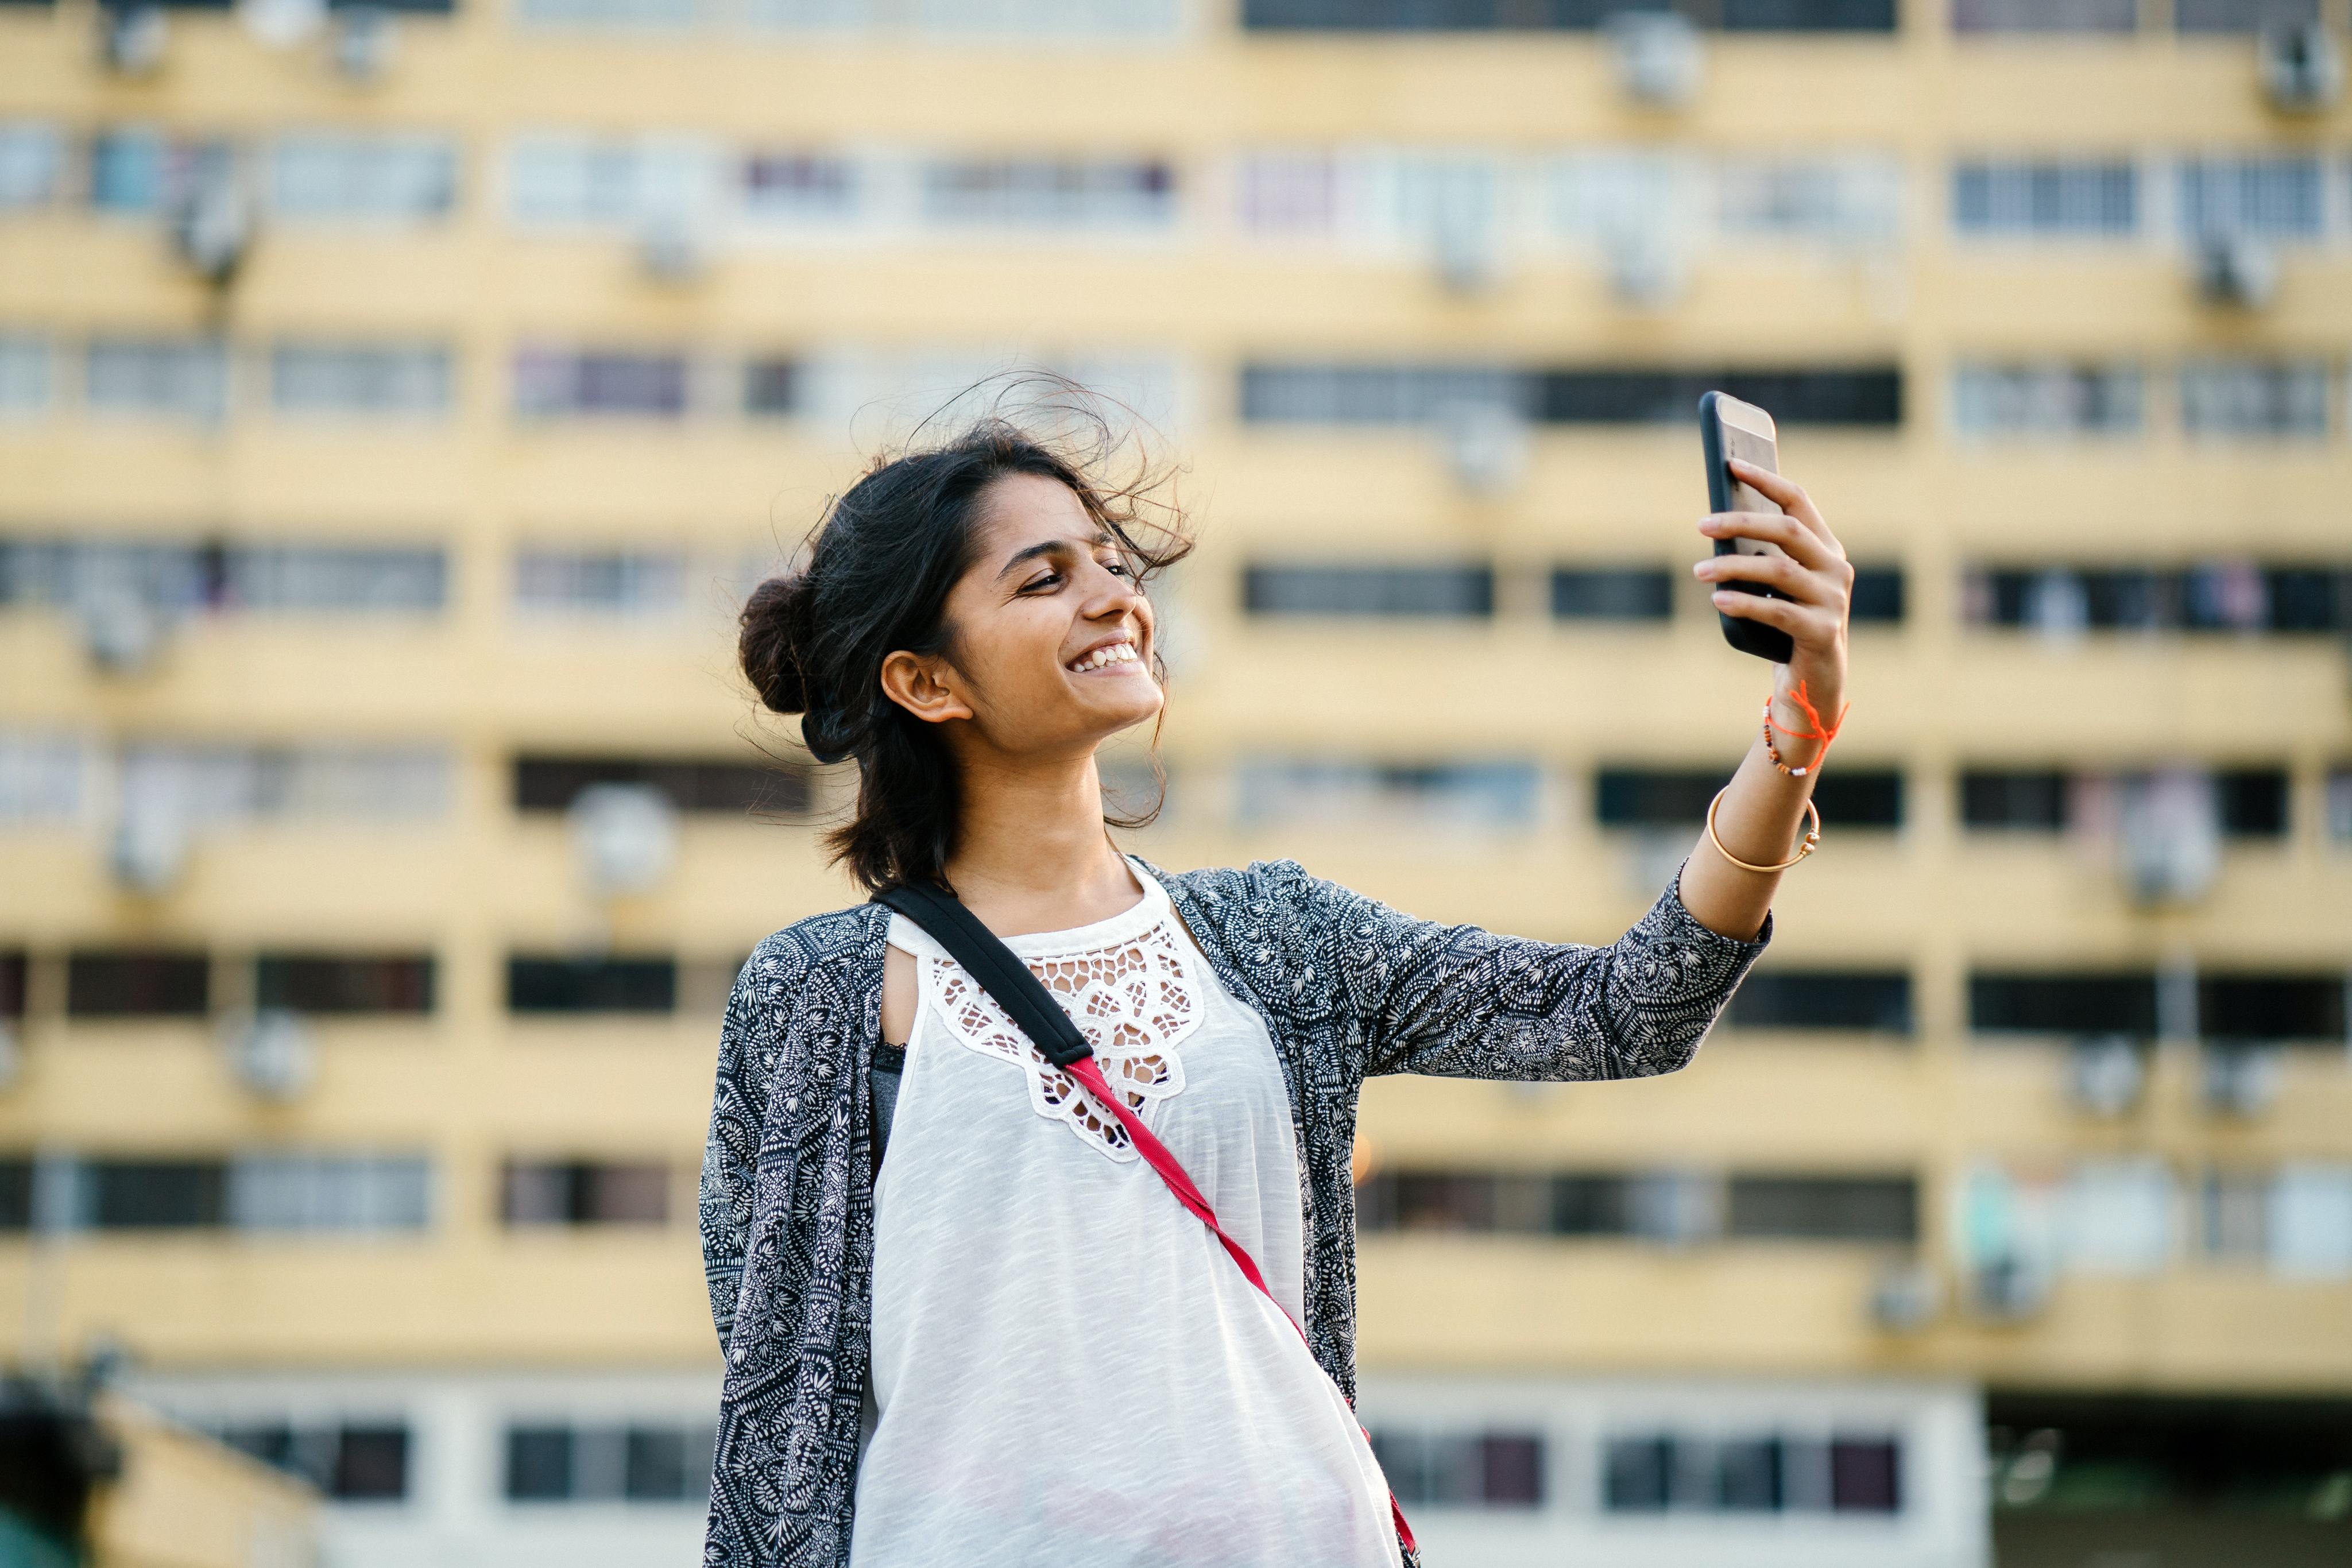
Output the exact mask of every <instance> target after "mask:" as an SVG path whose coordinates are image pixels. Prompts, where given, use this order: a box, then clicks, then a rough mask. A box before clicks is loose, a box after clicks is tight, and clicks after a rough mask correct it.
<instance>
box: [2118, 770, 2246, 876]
mask: <svg viewBox="0 0 2352 1568" xmlns="http://www.w3.org/2000/svg"><path fill="white" fill-rule="evenodd" d="M2119 793H2120V795H2121V800H2120V801H2119V802H2118V809H2117V812H2116V858H2117V862H2118V865H2117V870H2118V872H2119V873H2120V874H2121V876H2122V878H2123V883H2124V890H2125V892H2126V894H2127V895H2128V896H2129V897H2130V898H2131V900H2132V902H2133V903H2135V904H2139V905H2141V906H2142V907H2144V908H2148V907H2156V906H2158V905H2164V904H2187V903H2191V902H2193V901H2195V900H2197V899H2199V898H2201V897H2203V896H2204V894H2206V892H2207V891H2208V890H2209V889H2210V888H2211V886H2212V885H2213V878H2214V877H2215V875H2216V874H2218V873H2219V872H2220V870H2221V805H2220V802H2219V800H2218V799H2217V798H2216V794H2215V790H2214V786H2213V780H2212V779H2211V778H2210V776H2209V775H2207V774H2205V773H2202V772H2198V771H2192V770H2185V769H2170V770H2167V771H2165V772H2161V773H2156V774H2152V775H2149V776H2147V777H2146V778H2141V779H2126V780H2124V781H2123V785H2122V788H2121V790H2120V791H2119Z"/></svg>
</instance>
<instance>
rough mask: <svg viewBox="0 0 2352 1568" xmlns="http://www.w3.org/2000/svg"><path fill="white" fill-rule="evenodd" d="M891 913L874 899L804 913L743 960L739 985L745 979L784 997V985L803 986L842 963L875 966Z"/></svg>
mask: <svg viewBox="0 0 2352 1568" xmlns="http://www.w3.org/2000/svg"><path fill="white" fill-rule="evenodd" d="M889 919H890V912H889V911H888V910H887V909H886V908H884V907H883V906H882V905H880V904H850V905H848V906H847V907H845V908H842V909H828V910H824V911H823V912H821V913H819V914H815V915H803V916H802V917H801V918H800V919H798V920H795V921H793V923H792V924H791V925H787V926H784V927H783V928H782V929H781V930H778V931H772V932H770V933H769V934H768V935H767V936H763V937H761V939H760V944H759V946H755V947H753V948H752V949H751V956H750V957H749V958H747V959H745V960H744V963H743V967H742V970H741V973H740V976H739V977H738V979H737V982H736V983H737V988H738V989H741V988H744V987H745V986H746V985H749V986H751V987H753V988H760V989H765V990H769V991H771V992H772V993H775V999H777V1000H785V999H789V996H788V994H787V993H785V992H784V991H783V990H782V988H799V987H802V986H805V985H807V984H809V983H810V982H811V981H812V980H814V979H816V978H817V977H819V976H820V975H821V974H822V973H823V972H824V971H825V970H826V969H828V968H835V967H840V966H841V965H843V964H845V963H851V964H854V963H856V962H857V961H859V960H861V959H862V960H865V961H867V962H869V963H872V964H874V965H876V967H877V971H878V967H879V963H880V948H879V946H877V944H878V942H879V940H880V937H881V935H882V932H883V931H884V929H885V928H887V925H888V922H889Z"/></svg>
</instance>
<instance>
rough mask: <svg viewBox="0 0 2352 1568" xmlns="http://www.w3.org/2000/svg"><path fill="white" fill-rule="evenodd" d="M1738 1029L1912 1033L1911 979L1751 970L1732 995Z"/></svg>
mask: <svg viewBox="0 0 2352 1568" xmlns="http://www.w3.org/2000/svg"><path fill="white" fill-rule="evenodd" d="M1727 1019H1728V1020H1729V1021H1730V1023H1731V1024H1732V1026H1733V1027H1734V1028H1737V1029H1804V1030H1877V1031H1880V1032H1883V1033H1887V1034H1909V1033H1910V1032H1911V977H1910V976H1909V975H1907V974H1905V973H1903V972H1902V971H1900V970H1895V971H1889V972H1879V971H1864V970H1832V969H1815V970H1767V971H1764V972H1762V973H1757V972H1754V971H1750V972H1749V974H1748V977H1747V978H1746V979H1745V980H1743V981H1741V982H1740V986H1739V988H1738V990H1736V991H1734V992H1733V993H1732V994H1731V1006H1730V1008H1729V1009H1727Z"/></svg>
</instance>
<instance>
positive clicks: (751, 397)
mask: <svg viewBox="0 0 2352 1568" xmlns="http://www.w3.org/2000/svg"><path fill="white" fill-rule="evenodd" d="M802 380H803V376H802V371H801V368H800V366H798V365H797V364H795V363H793V361H790V360H773V359H769V360H752V361H748V362H747V363H746V364H745V365H744V366H743V412H744V413H747V414H750V415H751V417H752V418H754V419H778V418H782V417H783V416H785V415H788V414H794V413H800V412H801V402H802V396H803V393H802V388H801V382H802Z"/></svg>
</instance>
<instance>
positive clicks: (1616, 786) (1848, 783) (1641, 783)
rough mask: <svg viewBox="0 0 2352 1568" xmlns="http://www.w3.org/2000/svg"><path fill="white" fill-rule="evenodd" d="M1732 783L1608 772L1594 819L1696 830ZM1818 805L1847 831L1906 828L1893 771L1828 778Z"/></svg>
mask: <svg viewBox="0 0 2352 1568" xmlns="http://www.w3.org/2000/svg"><path fill="white" fill-rule="evenodd" d="M1730 781H1731V776H1730V774H1729V773H1728V772H1724V773H1716V772H1712V771H1700V770H1696V769H1683V768H1601V770H1600V772H1599V773H1597V774H1596V775H1595V776H1594V779H1593V813H1594V817H1595V820H1596V821H1599V823H1600V825H1601V827H1603V828H1612V829H1613V828H1680V827H1685V826H1688V827H1693V828H1696V827H1697V826H1698V825H1699V824H1700V823H1702V822H1704V821H1706V807H1707V802H1708V801H1709V800H1713V799H1714V798H1715V796H1716V793H1717V791H1718V790H1720V789H1722V788H1723V787H1724V786H1725V785H1726V784H1727V783H1729V782H1730ZM1832 786H1834V788H1832ZM1813 800H1814V801H1815V803H1816V804H1818V805H1819V807H1820V808H1821V812H1822V817H1823V818H1824V819H1826V820H1828V821H1833V822H1837V823H1840V824H1841V825H1843V826H1845V827H1849V828H1898V827H1901V826H1902V825H1903V775H1902V774H1901V773H1899V772H1896V771H1895V770H1894V769H1892V768H1848V769H1846V770H1845V771H1843V773H1840V772H1835V771H1832V772H1828V773H1824V774H1822V776H1821V779H1820V781H1819V782H1818V783H1816V784H1815V785H1814V786H1813Z"/></svg>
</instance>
